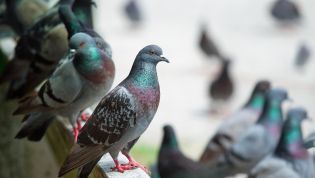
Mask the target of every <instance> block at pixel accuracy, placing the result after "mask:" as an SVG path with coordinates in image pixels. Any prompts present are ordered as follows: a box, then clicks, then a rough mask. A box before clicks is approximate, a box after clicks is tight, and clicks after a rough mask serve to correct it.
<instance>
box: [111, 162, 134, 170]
mask: <svg viewBox="0 0 315 178" xmlns="http://www.w3.org/2000/svg"><path fill="white" fill-rule="evenodd" d="M114 162H115V167H113V168H111V169H112V171H118V172H121V173H123V172H124V171H126V170H130V169H131V168H130V167H129V166H123V165H121V164H119V162H118V160H117V159H114Z"/></svg>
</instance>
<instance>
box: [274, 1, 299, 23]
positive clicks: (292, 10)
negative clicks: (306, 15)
mask: <svg viewBox="0 0 315 178" xmlns="http://www.w3.org/2000/svg"><path fill="white" fill-rule="evenodd" d="M271 15H272V17H274V18H275V19H276V20H277V21H279V22H280V23H283V24H292V23H296V22H299V21H300V19H301V14H300V9H299V8H298V6H297V4H296V3H295V2H293V1H291V0H276V1H275V2H274V4H273V5H272V8H271Z"/></svg>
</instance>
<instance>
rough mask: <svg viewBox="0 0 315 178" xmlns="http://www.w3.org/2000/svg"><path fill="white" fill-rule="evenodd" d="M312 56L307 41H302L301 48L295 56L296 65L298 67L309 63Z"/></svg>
mask: <svg viewBox="0 0 315 178" xmlns="http://www.w3.org/2000/svg"><path fill="white" fill-rule="evenodd" d="M310 56H311V50H310V49H309V47H308V46H307V45H306V44H305V43H302V44H301V45H300V46H299V49H298V51H297V54H296V57H295V65H296V66H297V67H302V66H304V65H305V64H306V63H307V61H308V60H309V58H310Z"/></svg>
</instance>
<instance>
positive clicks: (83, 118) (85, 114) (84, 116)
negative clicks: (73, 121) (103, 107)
mask: <svg viewBox="0 0 315 178" xmlns="http://www.w3.org/2000/svg"><path fill="white" fill-rule="evenodd" d="M90 116H91V115H90V114H89V113H86V112H83V113H82V114H81V116H80V120H81V121H83V122H86V121H88V120H89V118H90Z"/></svg>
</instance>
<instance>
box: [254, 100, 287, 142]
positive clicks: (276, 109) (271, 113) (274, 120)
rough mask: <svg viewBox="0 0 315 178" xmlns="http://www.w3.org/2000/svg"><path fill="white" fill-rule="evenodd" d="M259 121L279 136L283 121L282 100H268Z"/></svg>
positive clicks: (274, 134) (270, 131) (271, 132)
mask: <svg viewBox="0 0 315 178" xmlns="http://www.w3.org/2000/svg"><path fill="white" fill-rule="evenodd" d="M258 123H260V124H262V125H264V127H265V128H266V129H267V130H268V132H269V133H270V134H272V135H273V136H279V135H280V132H281V127H282V123H283V119H282V109H281V101H278V100H271V101H267V103H266V104H265V105H264V109H263V113H262V115H261V116H260V118H259V120H258Z"/></svg>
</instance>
